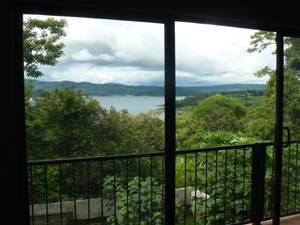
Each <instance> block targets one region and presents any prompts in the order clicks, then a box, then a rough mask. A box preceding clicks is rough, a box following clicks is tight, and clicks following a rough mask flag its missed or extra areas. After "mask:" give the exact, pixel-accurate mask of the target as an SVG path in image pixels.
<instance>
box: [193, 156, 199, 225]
mask: <svg viewBox="0 0 300 225" xmlns="http://www.w3.org/2000/svg"><path fill="white" fill-rule="evenodd" d="M197 155H198V154H197V153H196V157H195V192H194V193H195V200H194V203H195V225H196V223H197Z"/></svg>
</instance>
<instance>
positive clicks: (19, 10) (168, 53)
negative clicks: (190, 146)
mask: <svg viewBox="0 0 300 225" xmlns="http://www.w3.org/2000/svg"><path fill="white" fill-rule="evenodd" d="M24 14H41V15H50V16H72V17H85V18H94V19H115V20H126V21H137V22H152V23H161V24H164V39H165V41H164V44H165V46H164V53H165V56H164V57H165V162H166V163H165V174H166V175H167V176H166V186H165V188H166V190H174V191H166V196H165V197H166V202H172V201H173V200H175V129H176V127H175V95H176V93H175V73H176V69H175V65H176V62H175V54H176V51H175V22H190V23H201V24H211V25H219V26H229V27H237V28H247V29H255V30H266V31H274V32H277V33H278V32H280V33H281V34H282V35H283V36H289V37H300V31H299V30H298V29H291V28H284V27H276V26H269V25H264V24H255V23H248V22H241V21H230V20H225V19H224V20H221V19H208V18H203V17H193V16H185V15H172V14H161V13H151V12H141V11H132V10H117V9H105V8H92V7H79V6H66V5H51V4H50V5H49V4H28V3H27V4H22V3H18V4H15V5H14V11H13V43H14V98H15V112H16V113H15V127H16V143H17V144H16V145H17V146H16V149H17V173H18V192H19V193H18V194H19V211H20V219H21V221H22V224H28V225H29V224H30V218H29V209H28V205H29V200H28V177H27V153H26V124H25V104H24V71H23V15H24ZM278 60H279V61H281V62H283V56H280V57H278V58H277V67H278ZM278 76H279V75H278ZM282 79H283V78H282ZM280 89H282V92H283V87H280ZM279 101H283V96H282V95H281V96H280V94H279V95H278V99H277V105H278V102H279ZM279 105H280V104H279ZM277 111H278V109H277ZM278 113H279V114H278V115H277V117H278V118H279V117H282V113H281V112H278ZM278 118H277V119H278ZM278 122H279V124H280V120H277V123H278ZM279 178H280V177H279ZM279 178H278V179H279ZM165 213H166V215H165V218H166V221H167V224H175V204H174V205H172V204H169V205H168V207H167V208H166V212H165Z"/></svg>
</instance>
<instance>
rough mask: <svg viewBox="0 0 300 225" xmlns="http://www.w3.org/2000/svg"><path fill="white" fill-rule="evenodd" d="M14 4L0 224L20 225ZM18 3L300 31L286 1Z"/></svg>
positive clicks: (6, 60) (0, 129) (6, 4)
mask: <svg viewBox="0 0 300 225" xmlns="http://www.w3.org/2000/svg"><path fill="white" fill-rule="evenodd" d="M15 2H17V1H15V0H1V1H0V24H1V35H0V40H1V42H0V43H1V45H0V52H1V60H0V68H1V84H2V85H1V88H0V94H1V96H2V99H1V100H2V101H1V114H0V115H1V118H0V120H1V123H0V124H1V126H0V134H1V135H0V137H1V138H0V139H1V142H0V143H1V145H0V149H1V162H0V184H1V185H0V189H1V190H0V193H1V198H0V206H1V207H0V212H1V213H0V215H1V216H0V221H1V224H13V225H14V224H16V225H18V224H21V222H20V221H19V219H20V218H19V212H18V191H17V167H16V165H17V160H16V147H15V144H16V143H15V134H16V128H15V126H14V119H15V118H14V79H13V41H12V31H13V30H12V20H13V18H12V17H13V16H12V15H13V14H12V5H13V3H15ZM18 2H23V3H26V2H36V3H49V4H50V3H52V4H53V3H57V4H70V5H87V6H96V7H107V8H118V9H134V10H139V11H152V12H161V13H170V14H177V15H178V14H179V15H192V16H201V17H206V18H208V19H213V18H215V19H226V20H229V21H244V22H245V21H247V22H251V23H256V24H267V25H276V26H284V27H291V28H298V29H299V28H300V23H299V21H300V16H299V15H300V14H299V8H300V7H299V6H300V1H293V0H284V1H274V0H272V1H271V0H253V1H241V0H227V1H226V0H211V1H207V0H197V1H195V0H194V1H192V0H181V1H175V0H143V1H142V0H126V1H124V0H84V1H83V0H51V1H50V0H18Z"/></svg>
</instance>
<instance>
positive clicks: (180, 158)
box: [27, 141, 300, 225]
mask: <svg viewBox="0 0 300 225" xmlns="http://www.w3.org/2000/svg"><path fill="white" fill-rule="evenodd" d="M299 143H300V141H291V145H290V147H289V148H287V149H285V150H284V161H283V178H282V201H281V212H282V216H287V215H292V214H296V213H300V210H299V209H300V201H299V200H298V199H297V196H298V190H299V189H300V184H299V185H298V182H299V181H300V179H298V176H299V173H298V172H297V171H298V167H299V165H298V144H299ZM175 154H176V177H175V178H174V179H175V181H176V187H177V188H178V190H177V191H176V201H177V200H178V202H177V203H176V212H174V214H175V216H176V221H177V222H178V223H179V224H187V225H188V224H207V223H210V224H244V223H250V222H253V223H254V224H259V223H260V221H262V220H267V219H271V218H272V214H273V213H272V208H273V205H274V202H273V197H274V177H275V176H274V172H275V169H274V167H275V158H274V143H255V144H246V145H234V146H222V147H211V148H203V149H188V150H178V151H176V153H175ZM164 155H165V153H164V152H156V153H143V154H130V155H116V156H101V157H87V158H76V159H58V160H43V161H32V162H28V163H27V164H28V174H29V198H30V204H31V205H30V209H29V210H30V215H31V224H66V221H72V223H73V224H165V223H166V224H167V221H165V217H164V211H165V207H166V205H168V204H173V203H169V202H168V203H166V202H165V198H164V196H165V192H166V191H167V190H165V185H164V184H165V171H164V168H165V162H164ZM177 193H178V196H177ZM174 202H175V197H174Z"/></svg>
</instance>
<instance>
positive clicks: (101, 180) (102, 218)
mask: <svg viewBox="0 0 300 225" xmlns="http://www.w3.org/2000/svg"><path fill="white" fill-rule="evenodd" d="M102 167H103V166H102V160H101V161H100V173H101V177H100V187H101V193H100V195H101V222H102V225H103V224H104V213H103V171H102Z"/></svg>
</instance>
